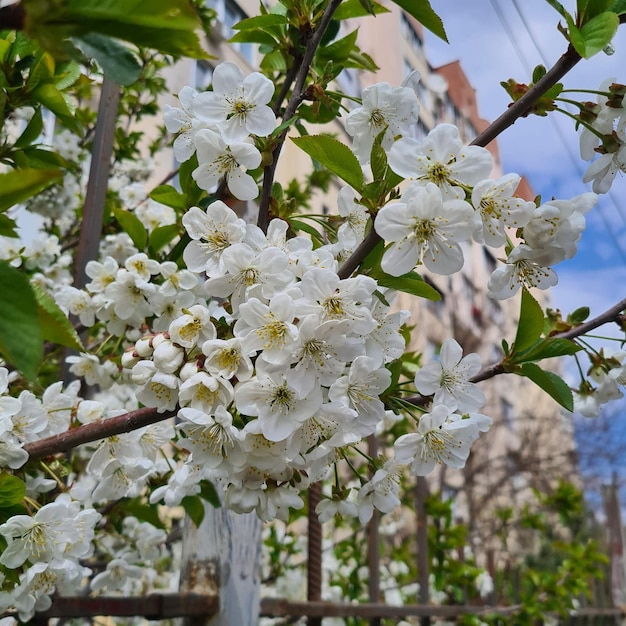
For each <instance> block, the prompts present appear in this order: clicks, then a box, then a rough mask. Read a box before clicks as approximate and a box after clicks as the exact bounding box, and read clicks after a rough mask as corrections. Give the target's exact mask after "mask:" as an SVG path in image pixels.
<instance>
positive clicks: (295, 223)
mask: <svg viewBox="0 0 626 626" xmlns="http://www.w3.org/2000/svg"><path fill="white" fill-rule="evenodd" d="M287 221H288V222H289V226H291V228H293V229H294V230H300V231H302V232H304V233H307V234H308V235H310V237H311V239H312V240H313V241H316V242H317V244H318V245H323V244H324V243H326V242H325V241H324V237H323V236H322V233H320V231H319V230H317V228H315V227H314V226H311V224H307V223H306V222H303V221H302V220H299V219H295V218H293V217H288V218H287Z"/></svg>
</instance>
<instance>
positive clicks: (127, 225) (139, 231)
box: [113, 208, 148, 250]
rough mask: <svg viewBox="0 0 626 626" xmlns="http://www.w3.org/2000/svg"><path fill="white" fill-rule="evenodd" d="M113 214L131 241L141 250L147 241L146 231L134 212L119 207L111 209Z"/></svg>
mask: <svg viewBox="0 0 626 626" xmlns="http://www.w3.org/2000/svg"><path fill="white" fill-rule="evenodd" d="M113 215H114V216H115V219H116V220H117V221H118V222H119V224H120V226H121V227H122V228H123V229H124V230H125V231H126V233H127V234H128V236H129V237H130V238H131V239H132V240H133V243H134V244H135V245H136V246H137V247H138V248H139V249H140V250H143V249H144V248H145V247H146V244H147V243H148V232H147V231H146V227H145V226H144V225H143V223H142V222H141V220H140V219H139V218H138V217H137V216H136V215H135V214H134V213H131V212H130V211H125V210H124V209H120V208H115V209H113Z"/></svg>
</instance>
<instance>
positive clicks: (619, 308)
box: [406, 298, 626, 406]
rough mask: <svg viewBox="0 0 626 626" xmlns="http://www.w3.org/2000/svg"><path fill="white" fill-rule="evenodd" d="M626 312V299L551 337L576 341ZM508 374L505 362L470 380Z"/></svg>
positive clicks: (415, 400)
mask: <svg viewBox="0 0 626 626" xmlns="http://www.w3.org/2000/svg"><path fill="white" fill-rule="evenodd" d="M624 310H626V298H624V299H623V300H620V301H619V302H618V303H617V304H614V305H613V306H612V307H611V308H610V309H607V310H606V311H605V312H604V313H601V314H600V315H598V317H594V318H593V319H592V320H589V321H588V322H585V323H584V324H579V325H578V326H574V327H573V328H570V329H569V330H565V331H563V332H561V333H555V334H554V335H550V337H551V338H556V339H570V340H572V339H576V338H577V337H582V336H583V335H584V334H585V333H588V332H589V331H591V330H595V329H596V328H599V327H600V326H603V325H604V324H608V323H609V322H618V323H619V321H620V320H621V318H622V312H623V311H624ZM505 372H506V370H505V366H504V360H503V361H500V362H499V363H494V364H493V365H489V366H488V367H485V368H484V369H482V370H481V371H480V372H478V374H476V376H473V377H472V378H470V382H472V383H479V382H482V381H483V380H488V379H490V378H493V377H494V376H498V375H499V374H504V373H505ZM429 398H430V396H422V395H417V396H412V397H410V398H406V401H407V402H410V403H411V404H414V405H416V406H425V405H426V404H427V403H428V400H429Z"/></svg>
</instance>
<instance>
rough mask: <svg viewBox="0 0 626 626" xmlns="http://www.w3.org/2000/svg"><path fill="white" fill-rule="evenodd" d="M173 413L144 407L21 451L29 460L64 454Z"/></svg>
mask: <svg viewBox="0 0 626 626" xmlns="http://www.w3.org/2000/svg"><path fill="white" fill-rule="evenodd" d="M176 413H177V411H165V412H164V413H159V412H157V410H156V409H154V408H150V407H146V408H143V409H137V410H136V411H129V412H128V413H124V415H119V416H117V417H110V418H109V419H104V420H98V421H96V422H92V423H91V424H85V425H84V426H79V427H78V428H72V429H71V430H68V431H66V432H64V433H61V434H59V435H53V436H52V437H47V438H46V439H40V440H39V441H34V442H32V443H29V444H27V445H25V446H24V450H26V452H28V456H29V457H30V458H29V460H33V459H41V458H43V457H46V456H49V455H51V454H57V453H59V452H66V451H67V450H71V449H72V448H75V447H76V446H79V445H81V444H83V443H89V442H90V441H97V440H98V439H105V438H106V437H112V436H113V435H119V434H121V433H128V432H130V431H131V430H137V429H139V428H143V427H144V426H149V425H150V424H156V423H157V422H162V421H163V420H166V419H169V418H170V417H174V416H175V415H176Z"/></svg>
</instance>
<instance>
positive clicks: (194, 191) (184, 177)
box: [159, 153, 202, 208]
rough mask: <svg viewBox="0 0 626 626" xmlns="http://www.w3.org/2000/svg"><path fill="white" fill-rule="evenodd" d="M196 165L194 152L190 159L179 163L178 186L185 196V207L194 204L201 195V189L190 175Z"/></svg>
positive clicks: (196, 159) (196, 160) (198, 200)
mask: <svg viewBox="0 0 626 626" xmlns="http://www.w3.org/2000/svg"><path fill="white" fill-rule="evenodd" d="M197 167H198V156H197V155H196V154H195V153H194V154H193V155H192V156H191V158H190V159H188V160H187V161H185V162H184V163H181V164H180V170H179V172H178V180H179V182H180V188H181V189H182V190H183V193H184V194H185V196H186V197H187V208H189V207H192V206H196V205H197V204H198V202H200V198H201V197H202V189H200V187H198V185H197V184H196V181H195V180H194V179H193V177H192V176H191V172H193V171H194V170H195V169H196V168H197ZM159 202H160V201H159Z"/></svg>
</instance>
